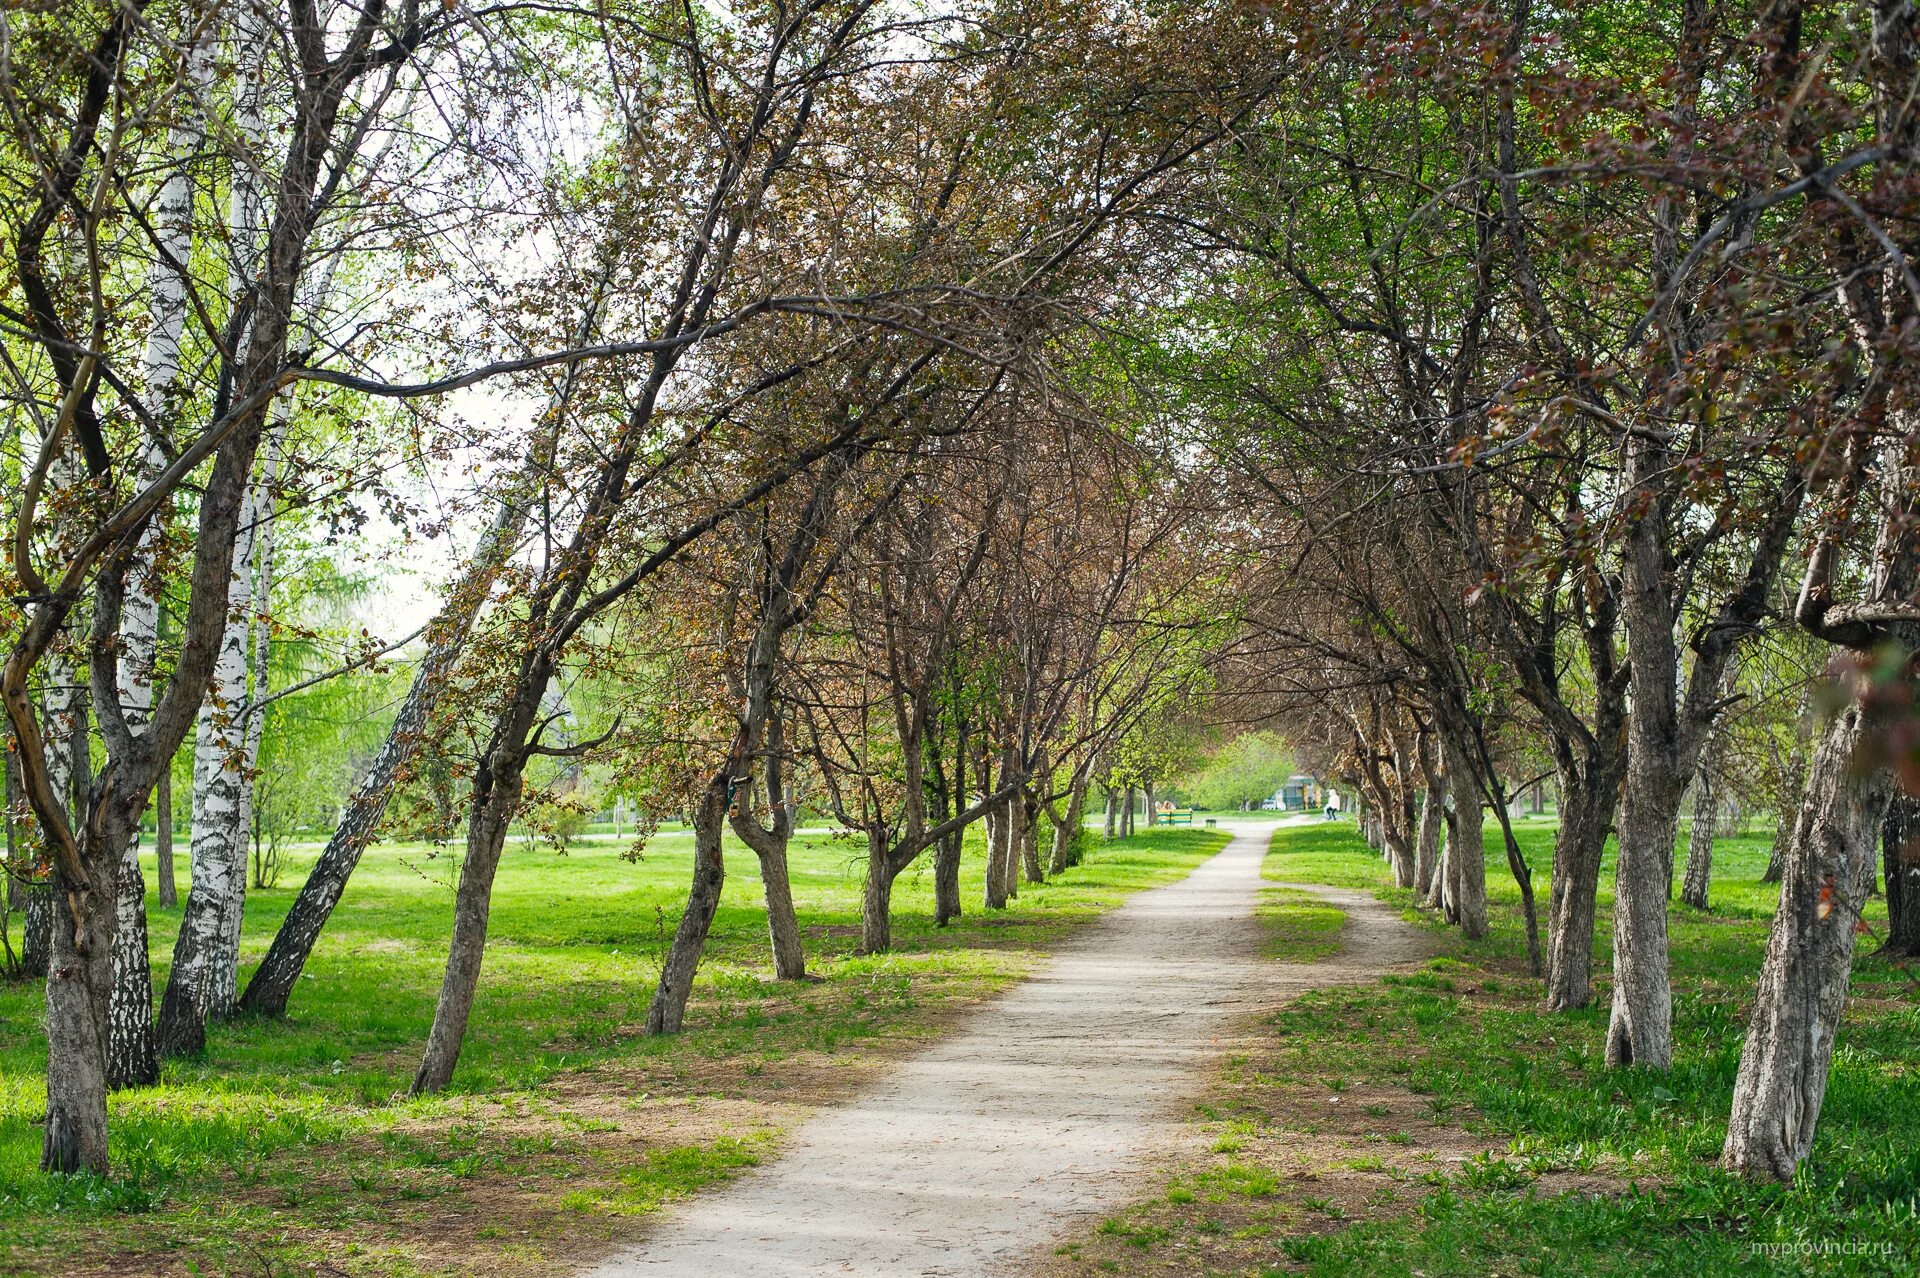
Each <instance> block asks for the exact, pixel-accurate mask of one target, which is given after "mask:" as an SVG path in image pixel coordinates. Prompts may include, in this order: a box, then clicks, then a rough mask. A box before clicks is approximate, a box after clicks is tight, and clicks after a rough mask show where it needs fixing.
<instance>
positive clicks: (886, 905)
mask: <svg viewBox="0 0 1920 1278" xmlns="http://www.w3.org/2000/svg"><path fill="white" fill-rule="evenodd" d="M894 877H895V871H894V868H893V859H892V857H890V856H889V855H888V848H887V838H886V829H885V827H884V826H882V827H880V828H878V829H876V830H872V831H869V832H868V834H867V878H866V883H865V884H864V886H863V888H862V890H861V894H860V952H861V953H862V954H885V953H886V952H887V951H888V950H890V949H892V948H893V880H894Z"/></svg>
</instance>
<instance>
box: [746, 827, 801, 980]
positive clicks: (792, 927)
mask: <svg viewBox="0 0 1920 1278" xmlns="http://www.w3.org/2000/svg"><path fill="white" fill-rule="evenodd" d="M754 855H755V857H756V858H757V859H758V860H759V862H760V879H761V882H762V883H764V884H765V885H766V895H767V934H768V939H769V940H770V941H771V943H772V946H773V975H774V979H776V980H781V981H800V980H805V979H806V975H807V950H806V946H805V944H804V943H803V942H802V941H801V939H800V917H799V915H798V913H796V912H795V910H794V908H793V884H792V881H791V879H790V878H789V876H788V873H787V848H786V844H785V843H784V842H783V843H782V844H781V846H780V847H779V848H778V849H777V850H775V851H769V852H761V851H760V849H758V848H755V849H754Z"/></svg>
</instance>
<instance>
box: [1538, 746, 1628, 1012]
mask: <svg viewBox="0 0 1920 1278" xmlns="http://www.w3.org/2000/svg"><path fill="white" fill-rule="evenodd" d="M1577 767H1578V765H1577V764H1574V763H1572V762H1571V760H1567V761H1564V762H1563V769H1562V776H1561V779H1560V828H1559V830H1558V831H1556V832H1555V834H1554V838H1553V899H1552V900H1551V901H1550V902H1549V903H1548V923H1547V972H1546V976H1547V1009H1548V1010H1549V1011H1554V1012H1568V1011H1572V1010H1573V1009H1575V1008H1580V1007H1586V1006H1587V1005H1588V1004H1590V1003H1592V1002H1593V929H1594V913H1595V903H1596V901H1597V898H1598V897H1599V893H1600V869H1601V865H1602V862H1604V860H1605V859H1606V852H1607V834H1608V833H1609V832H1610V831H1611V830H1612V828H1613V804H1614V798H1615V791H1616V788H1617V785H1618V778H1617V777H1613V776H1612V774H1611V773H1610V772H1608V771H1606V770H1605V769H1601V770H1600V771H1599V772H1598V773H1597V774H1596V773H1595V771H1594V770H1593V769H1592V768H1591V767H1589V769H1588V770H1587V771H1586V772H1585V773H1584V774H1583V773H1580V772H1577V771H1575V769H1576V768H1577Z"/></svg>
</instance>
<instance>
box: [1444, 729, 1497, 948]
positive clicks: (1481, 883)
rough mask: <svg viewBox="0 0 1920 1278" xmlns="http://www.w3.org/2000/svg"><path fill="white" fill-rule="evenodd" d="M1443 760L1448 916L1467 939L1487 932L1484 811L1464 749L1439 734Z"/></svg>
mask: <svg viewBox="0 0 1920 1278" xmlns="http://www.w3.org/2000/svg"><path fill="white" fill-rule="evenodd" d="M1442 740H1443V744H1442V749H1443V750H1444V751H1445V752H1446V760H1447V790H1448V793H1449V795H1450V796H1451V798H1452V802H1451V803H1450V804H1448V806H1447V873H1448V879H1449V881H1450V883H1451V884H1452V887H1453V907H1452V910H1451V912H1450V917H1452V918H1453V920H1454V921H1455V922H1457V923H1458V924H1459V925H1460V930H1461V931H1462V932H1463V933H1465V934H1466V936H1467V938H1468V939H1469V940H1475V941H1477V940H1480V939H1482V938H1483V937H1485V936H1486V934H1487V854H1486V836H1485V827H1486V813H1485V812H1484V811H1483V810H1482V809H1481V806H1480V790H1479V787H1478V786H1477V785H1476V784H1475V783H1474V780H1473V770H1472V765H1471V764H1470V763H1469V762H1468V760H1467V756H1466V751H1465V750H1464V749H1462V748H1461V746H1460V745H1459V743H1458V742H1456V741H1455V740H1454V739H1453V738H1452V736H1451V735H1446V736H1443V738H1442Z"/></svg>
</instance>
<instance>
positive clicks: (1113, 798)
mask: <svg viewBox="0 0 1920 1278" xmlns="http://www.w3.org/2000/svg"><path fill="white" fill-rule="evenodd" d="M1119 815H1120V796H1119V795H1118V794H1116V793H1115V792H1114V791H1113V789H1112V788H1111V787H1109V788H1108V789H1107V825H1106V837H1107V842H1109V843H1111V842H1113V840H1114V828H1113V827H1114V821H1115V820H1116V819H1117V818H1118V817H1119Z"/></svg>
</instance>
